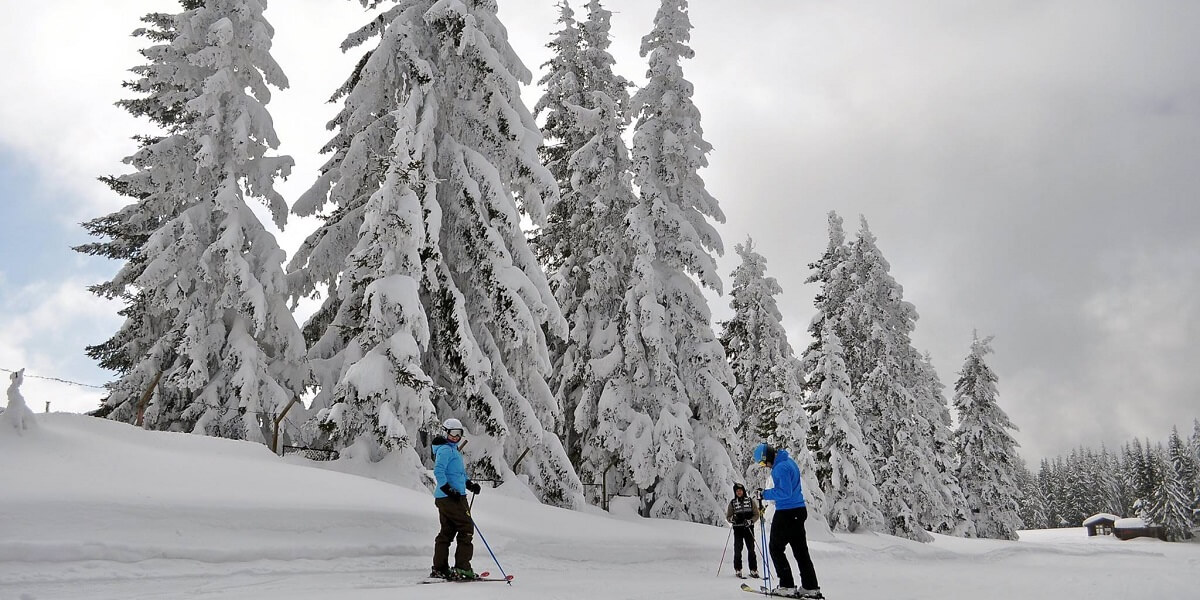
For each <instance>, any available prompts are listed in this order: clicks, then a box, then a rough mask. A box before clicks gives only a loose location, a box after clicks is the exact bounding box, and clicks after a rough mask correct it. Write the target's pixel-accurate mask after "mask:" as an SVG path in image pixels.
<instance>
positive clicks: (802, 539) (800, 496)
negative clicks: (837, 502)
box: [754, 442, 824, 598]
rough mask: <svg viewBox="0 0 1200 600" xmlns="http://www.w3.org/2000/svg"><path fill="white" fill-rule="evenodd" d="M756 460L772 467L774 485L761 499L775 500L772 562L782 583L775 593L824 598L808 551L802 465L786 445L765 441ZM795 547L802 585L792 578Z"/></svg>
mask: <svg viewBox="0 0 1200 600" xmlns="http://www.w3.org/2000/svg"><path fill="white" fill-rule="evenodd" d="M754 462H756V463H758V464H759V465H762V466H765V467H768V468H770V469H771V482H772V484H773V485H774V487H772V488H770V489H766V490H762V492H761V493H762V499H763V500H771V501H773V502H774V503H775V517H774V518H773V519H772V521H771V543H770V545H769V550H770V552H771V562H772V563H773V564H774V565H775V572H776V573H777V574H778V575H779V587H777V588H775V589H774V590H772V593H775V594H781V595H785V596H796V597H798V598H823V597H824V596H823V595H822V594H821V587H820V586H819V585H818V584H817V571H816V569H815V568H813V563H812V558H810V557H809V555H808V538H807V537H806V535H805V533H804V521H805V520H806V519H807V518H808V508H806V507H805V506H804V490H803V487H802V485H801V483H800V468H799V467H798V466H796V461H794V460H792V457H791V456H788V451H787V450H785V449H782V448H781V449H779V450H776V449H775V448H772V447H771V445H770V444H767V443H766V442H763V443H761V444H759V445H758V446H757V447H755V448H754ZM789 545H790V546H791V547H792V554H793V555H794V556H795V557H796V567H797V568H798V569H799V570H800V586H801V587H800V588H799V589H797V588H796V582H795V580H794V579H792V568H791V566H790V565H789V564H788V559H787V547H788V546H789Z"/></svg>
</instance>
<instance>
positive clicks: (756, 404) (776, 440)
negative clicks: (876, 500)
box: [720, 236, 825, 516]
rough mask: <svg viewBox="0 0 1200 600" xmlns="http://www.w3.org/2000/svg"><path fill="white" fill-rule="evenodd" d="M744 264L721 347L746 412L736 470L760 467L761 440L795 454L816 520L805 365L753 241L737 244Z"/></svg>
mask: <svg viewBox="0 0 1200 600" xmlns="http://www.w3.org/2000/svg"><path fill="white" fill-rule="evenodd" d="M734 249H735V250H736V251H737V253H738V256H740V257H741V259H742V262H741V263H740V264H739V265H738V266H737V268H735V269H734V270H733V274H732V276H733V284H732V288H731V290H730V293H729V297H730V302H729V304H730V307H731V308H733V317H732V318H731V319H729V320H728V321H724V322H723V323H721V327H722V331H721V337H720V340H721V346H722V347H724V348H725V355H726V356H727V357H728V358H729V363H730V367H731V368H732V369H733V382H732V384H733V385H732V389H731V390H730V396H731V397H732V398H733V401H734V404H735V405H736V406H737V408H738V412H740V413H741V416H742V421H741V424H740V426H739V429H740V434H741V435H740V436H739V438H738V441H739V447H738V448H736V449H735V451H734V453H733V454H734V456H735V457H739V458H741V459H742V460H740V461H735V462H734V466H735V467H736V468H738V469H740V470H741V471H743V472H747V471H748V469H753V472H757V471H758V467H756V466H755V465H753V464H752V463H751V462H750V456H749V452H748V450H749V449H750V448H753V447H754V446H755V445H756V444H758V443H759V442H761V441H764V440H766V441H768V442H770V443H771V445H773V446H775V447H777V448H787V449H789V450H790V452H791V454H792V456H793V458H794V459H795V460H796V464H797V465H798V466H799V467H800V474H801V477H802V478H803V479H804V481H807V482H808V483H809V485H808V487H806V488H805V500H806V502H807V503H808V505H809V507H810V512H811V513H812V514H813V515H814V516H817V515H824V513H825V511H824V504H825V503H824V498H823V496H824V494H823V492H822V491H821V490H822V488H821V487H820V486H819V485H818V484H817V479H816V466H815V464H814V463H813V458H812V454H811V453H810V452H809V448H808V435H809V419H808V413H807V412H806V411H805V409H804V404H803V403H804V388H803V386H802V385H801V383H800V379H799V376H800V368H799V367H800V361H798V360H797V359H796V356H795V354H794V353H793V352H792V345H791V344H790V343H788V340H787V330H785V329H784V328H783V323H782V321H783V315H782V314H781V313H780V312H779V307H778V306H777V305H776V303H775V296H776V295H778V294H780V293H782V292H783V289H782V288H781V287H779V282H777V281H776V280H775V278H774V277H768V276H767V260H766V258H764V257H763V256H762V255H761V254H759V253H758V252H755V250H754V240H753V239H751V238H750V237H749V236H747V238H746V241H745V242H744V243H741V244H736V245H734Z"/></svg>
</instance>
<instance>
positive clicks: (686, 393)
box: [599, 0, 738, 523]
mask: <svg viewBox="0 0 1200 600" xmlns="http://www.w3.org/2000/svg"><path fill="white" fill-rule="evenodd" d="M690 31H691V23H690V21H689V19H688V15H687V2H685V1H683V0H664V1H663V2H662V4H661V5H660V7H659V10H658V12H657V14H656V16H655V20H654V28H653V30H652V31H651V32H650V33H649V34H647V35H646V36H645V37H643V38H642V46H641V54H642V56H644V57H648V60H649V70H648V71H647V75H648V81H647V83H646V86H645V87H644V88H642V89H641V90H639V91H638V92H637V94H636V95H635V96H634V98H633V100H632V104H631V109H632V111H633V114H635V115H636V124H635V126H634V134H633V150H632V158H633V163H634V183H635V184H636V185H637V187H638V189H639V192H640V196H639V198H638V204H637V206H636V207H635V208H634V209H633V211H632V212H631V214H630V215H629V219H628V224H629V227H628V232H627V233H628V237H629V240H630V242H631V243H632V244H633V248H634V249H633V256H632V261H633V271H632V286H631V288H630V289H629V291H628V293H626V294H625V296H624V310H625V313H626V318H627V319H628V321H627V325H626V328H625V330H624V331H623V332H622V335H623V337H624V339H623V347H624V352H625V355H624V357H623V368H624V371H625V373H624V377H623V380H622V381H610V382H609V385H608V386H607V387H606V389H605V390H604V394H603V396H602V398H601V400H600V408H599V412H600V414H601V422H602V425H601V428H602V429H605V428H608V429H607V432H606V433H604V435H607V436H609V437H610V438H612V437H615V432H616V431H620V432H624V433H623V435H622V437H623V438H624V441H625V443H624V444H622V446H621V448H620V451H621V460H622V468H623V470H624V471H625V472H627V473H628V474H630V476H631V478H632V480H633V482H634V483H635V484H636V486H637V488H638V489H639V490H640V493H641V494H642V497H643V502H644V504H643V507H644V508H645V512H646V513H647V514H649V515H650V516H656V517H671V518H680V519H691V520H696V521H703V522H710V523H719V522H722V521H723V519H724V515H723V512H722V511H721V502H720V501H719V500H718V496H717V494H719V493H721V491H722V490H724V489H725V488H726V486H728V484H729V482H730V481H733V478H734V469H733V466H732V460H731V456H730V450H731V449H732V448H736V446H737V439H736V434H735V433H734V430H733V427H734V424H735V423H736V422H737V418H738V415H737V408H736V407H735V406H734V404H733V401H732V400H731V399H730V397H729V392H728V391H727V389H726V385H727V384H728V383H729V382H730V380H731V378H732V374H731V373H730V371H729V365H728V364H727V363H726V362H725V356H724V351H723V350H722V348H721V345H720V343H719V342H718V341H717V339H716V335H715V334H714V333H713V330H712V325H711V313H710V311H709V307H708V302H707V300H706V299H705V297H704V296H703V294H702V293H701V291H700V287H699V286H698V285H697V284H696V281H695V280H693V279H692V277H695V278H697V279H699V281H700V284H702V285H704V286H707V287H709V288H710V289H713V290H714V291H716V292H718V293H720V291H721V281H720V277H719V275H718V274H717V272H716V262H715V260H714V258H713V256H712V254H710V253H712V252H721V251H722V246H721V239H720V235H719V234H718V233H717V231H716V229H714V228H713V227H712V226H711V225H710V224H709V223H708V220H707V219H709V218H711V219H715V220H718V221H723V220H724V215H723V214H722V213H721V210H720V208H719V207H718V205H717V201H716V199H714V198H713V197H712V196H711V195H709V193H708V192H707V191H706V190H705V188H704V182H703V180H702V179H701V178H700V175H699V173H698V171H699V169H701V168H703V167H704V166H706V164H707V160H706V158H705V154H707V152H708V151H709V150H710V149H711V146H710V145H709V144H708V143H707V142H705V141H704V139H703V137H702V131H701V128H700V112H699V110H697V108H696V106H695V104H693V103H692V84H691V83H690V82H688V81H687V80H686V79H684V77H683V69H682V66H681V64H680V63H681V61H682V60H683V59H684V58H691V57H692V50H691V48H689V47H688V46H687V42H688V40H689V38H690ZM605 421H609V422H608V423H605Z"/></svg>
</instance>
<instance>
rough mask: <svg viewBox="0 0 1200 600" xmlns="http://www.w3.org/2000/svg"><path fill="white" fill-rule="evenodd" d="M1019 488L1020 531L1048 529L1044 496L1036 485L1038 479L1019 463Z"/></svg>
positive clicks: (1047, 515) (1048, 518) (1040, 488)
mask: <svg viewBox="0 0 1200 600" xmlns="http://www.w3.org/2000/svg"><path fill="white" fill-rule="evenodd" d="M1017 474H1018V476H1019V478H1020V486H1021V507H1020V510H1019V512H1020V515H1021V529H1046V528H1048V527H1050V524H1049V522H1050V517H1049V514H1048V512H1047V508H1046V504H1047V499H1046V494H1045V492H1043V491H1042V487H1041V486H1040V485H1038V478H1037V477H1036V476H1035V475H1034V474H1033V473H1031V472H1030V471H1029V469H1028V468H1026V467H1025V463H1024V461H1021V469H1020V470H1018V471H1017Z"/></svg>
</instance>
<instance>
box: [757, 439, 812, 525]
mask: <svg viewBox="0 0 1200 600" xmlns="http://www.w3.org/2000/svg"><path fill="white" fill-rule="evenodd" d="M771 482H772V483H774V484H775V487H773V488H770V489H766V490H763V500H774V501H775V510H786V509H789V508H799V507H801V506H804V490H803V489H801V484H800V467H798V466H796V461H794V460H792V457H791V456H788V451H787V450H784V449H783V448H780V449H779V450H776V451H775V464H774V465H773V466H772V467H771Z"/></svg>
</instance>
